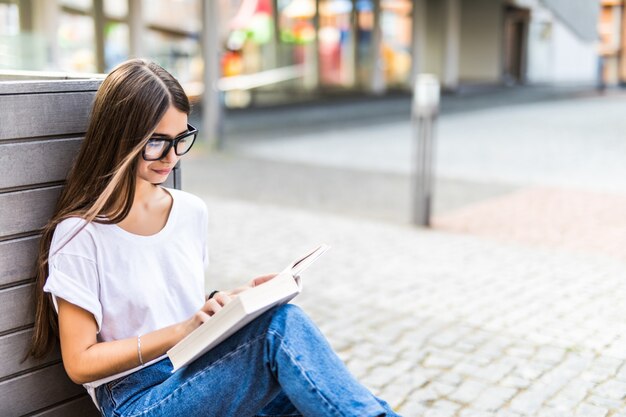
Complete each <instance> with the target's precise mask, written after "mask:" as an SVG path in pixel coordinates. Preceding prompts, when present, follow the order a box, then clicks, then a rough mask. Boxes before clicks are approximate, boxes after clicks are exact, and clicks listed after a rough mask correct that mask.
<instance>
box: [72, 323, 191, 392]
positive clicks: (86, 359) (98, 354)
mask: <svg viewBox="0 0 626 417" xmlns="http://www.w3.org/2000/svg"><path fill="white" fill-rule="evenodd" d="M191 327H192V326H191V323H190V322H182V323H178V324H175V325H172V326H168V327H164V328H162V329H159V330H156V331H154V332H150V333H146V334H144V335H141V359H142V361H143V363H144V364H145V363H147V362H149V361H151V360H153V359H156V358H158V357H159V356H161V355H163V354H164V353H165V352H167V350H168V349H170V348H171V347H172V346H174V345H175V344H176V343H178V342H179V341H180V340H182V339H183V338H184V337H185V336H186V335H187V334H188V333H189V332H190V331H191ZM74 356H75V357H73V358H65V357H64V358H63V359H64V363H65V366H66V369H67V372H68V374H69V375H70V377H71V378H72V380H73V381H74V382H76V383H79V384H83V383H86V382H91V381H95V380H98V379H101V378H105V377H108V376H111V375H115V374H117V373H120V372H124V371H127V370H129V369H132V368H135V367H137V366H139V365H141V363H140V358H139V352H138V343H137V337H131V338H128V339H121V340H115V341H112V342H100V343H95V344H93V345H91V346H89V347H88V348H87V349H85V350H84V351H82V352H80V353H76V354H75V355H74ZM66 359H68V360H66Z"/></svg>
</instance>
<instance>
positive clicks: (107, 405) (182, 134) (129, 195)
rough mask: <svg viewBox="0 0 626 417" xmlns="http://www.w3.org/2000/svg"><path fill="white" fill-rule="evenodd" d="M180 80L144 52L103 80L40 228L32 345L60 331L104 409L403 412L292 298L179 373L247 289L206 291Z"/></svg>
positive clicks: (74, 368)
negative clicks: (172, 353)
mask: <svg viewBox="0 0 626 417" xmlns="http://www.w3.org/2000/svg"><path fill="white" fill-rule="evenodd" d="M189 111H190V106H189V102H188V100H187V97H186V95H185V94H184V91H183V90H182V88H181V87H180V85H179V83H178V82H177V81H176V80H175V79H174V78H173V77H172V76H171V75H170V74H169V73H168V72H167V71H165V70H164V69H163V68H161V67H159V66H158V65H156V64H154V63H151V62H147V61H144V60H139V59H136V60H130V61H127V62H125V63H122V64H120V65H119V66H117V67H116V68H115V69H113V71H112V72H111V73H110V74H109V75H108V77H107V78H106V79H105V80H104V82H103V83H102V85H101V87H100V89H99V90H98V93H97V95H96V98H95V102H94V106H93V109H92V114H91V118H90V122H89V126H88V129H87V133H86V136H85V140H84V141H83V144H82V147H81V150H80V152H79V155H78V157H77V159H76V161H75V163H74V166H73V168H72V170H71V171H70V173H69V175H68V178H67V184H66V186H65V188H64V190H63V193H62V195H61V197H60V199H59V202H58V205H57V208H56V213H55V214H54V216H53V217H52V219H51V220H50V223H49V224H48V225H47V227H46V228H45V229H44V232H43V237H42V240H41V247H40V257H39V263H38V270H37V285H36V287H37V290H36V291H37V293H36V303H37V306H36V318H35V331H34V335H33V341H32V347H31V350H30V354H31V355H32V356H34V357H41V356H43V355H45V354H46V353H47V352H49V350H50V349H51V348H52V346H53V345H54V343H55V342H56V339H57V337H58V338H59V339H60V343H61V352H62V358H63V364H64V366H65V369H66V371H67V374H68V375H69V377H70V378H71V379H72V380H73V381H74V382H76V383H79V384H84V385H85V387H86V388H87V390H88V391H89V392H90V394H91V396H92V398H93V399H94V401H95V402H96V404H97V405H98V406H99V408H100V410H101V412H102V414H103V415H105V416H131V415H132V416H136V415H142V416H190V415H203V416H204V415H207V416H252V415H272V416H278V415H284V416H295V415H307V416H337V415H341V416H383V415H389V416H394V415H396V414H394V412H393V411H392V410H391V409H390V408H389V406H388V405H387V404H386V403H385V402H384V401H382V400H379V399H377V398H376V397H374V396H373V395H372V394H371V393H370V392H369V391H367V389H365V388H364V387H363V386H361V385H360V384H359V383H358V382H356V381H355V380H354V379H353V377H352V376H351V375H350V374H349V372H348V371H347V370H346V368H345V366H344V365H343V364H342V362H341V361H340V360H339V359H338V358H337V356H336V355H335V354H334V352H333V351H332V349H331V348H330V346H329V345H328V343H327V341H326V340H325V339H324V337H323V336H322V335H321V334H320V332H319V331H318V330H317V329H316V328H315V326H314V325H313V324H312V323H311V321H310V319H309V318H308V317H307V316H306V315H305V314H304V313H303V312H302V311H301V310H300V309H299V308H297V307H295V306H293V305H286V306H282V307H278V308H275V309H273V310H271V311H269V312H268V313H266V314H264V315H263V316H261V317H260V318H258V319H257V320H255V321H254V322H252V323H251V324H249V325H248V326H246V327H244V328H243V329H242V330H240V331H239V332H238V333H236V334H235V335H234V336H232V337H230V338H229V339H227V340H226V341H225V342H223V343H221V344H220V345H218V346H217V347H216V348H214V349H212V350H211V351H209V352H208V353H206V354H205V355H203V356H202V357H200V358H199V359H197V360H196V361H194V362H192V363H191V364H190V365H188V366H187V367H185V368H183V369H181V370H179V371H177V372H175V373H172V365H171V362H170V361H169V359H167V356H166V355H165V352H166V351H167V350H168V349H169V348H171V347H172V346H173V345H175V344H176V343H177V342H178V341H180V340H181V339H182V338H184V337H185V336H186V335H187V334H189V333H190V332H191V331H193V330H194V329H195V328H197V327H198V326H199V325H200V324H202V323H203V322H204V321H206V320H210V316H211V315H213V314H214V313H215V312H216V311H218V310H220V309H221V308H222V307H223V306H224V305H226V304H227V303H228V302H229V301H230V300H231V299H232V298H233V297H235V296H236V295H237V294H238V293H239V292H241V291H245V290H246V289H247V288H250V287H253V286H255V285H259V284H261V283H263V282H265V281H267V280H269V279H272V278H273V276H274V275H266V276H261V277H258V278H255V279H253V280H252V281H250V283H248V284H247V285H245V286H243V287H240V288H237V289H235V290H232V291H221V292H214V293H212V294H211V295H212V296H209V297H206V296H205V295H204V273H203V271H204V268H205V267H206V265H207V252H206V229H207V210H206V206H205V205H204V203H203V202H202V201H201V200H200V199H199V198H197V197H195V196H192V195H190V194H188V193H185V192H183V191H179V190H173V189H166V188H163V187H161V186H160V185H159V184H161V183H163V182H164V181H165V180H166V179H167V177H168V175H169V174H170V173H171V170H172V168H173V167H174V166H175V165H176V163H177V162H178V160H179V159H180V157H181V156H182V155H184V154H185V153H186V152H188V151H189V149H190V148H191V146H192V145H193V142H194V140H195V137H196V134H197V131H196V130H195V128H194V127H193V126H191V125H189V124H188V122H187V117H188V115H189Z"/></svg>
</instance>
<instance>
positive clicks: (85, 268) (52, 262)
mask: <svg viewBox="0 0 626 417" xmlns="http://www.w3.org/2000/svg"><path fill="white" fill-rule="evenodd" d="M166 190H167V191H168V192H169V193H170V194H171V195H172V197H173V204H172V208H171V210H170V214H169V217H168V219H167V223H166V224H165V226H164V227H163V229H161V230H160V231H159V232H158V233H156V234H154V235H151V236H141V235H136V234H133V233H130V232H127V231H125V230H124V229H122V228H120V227H119V226H117V225H115V224H101V223H95V222H92V223H89V224H87V225H86V226H85V227H84V228H83V229H82V230H80V228H81V227H82V226H84V225H85V220H83V219H81V218H77V217H73V218H69V219H66V220H64V221H62V222H61V223H59V224H58V226H57V227H56V229H55V231H54V235H53V237H52V243H51V245H50V255H51V256H50V257H49V259H48V268H49V275H48V279H47V281H46V284H45V286H44V291H46V292H49V293H51V294H52V296H53V300H54V304H55V308H57V311H58V307H57V300H56V297H61V298H63V299H64V300H66V301H68V302H70V303H72V304H75V305H77V306H79V307H81V308H83V309H85V310H87V311H89V312H90V313H91V314H93V316H94V318H95V320H96V323H97V325H98V334H97V340H98V341H99V342H108V341H112V340H119V339H125V338H130V337H136V336H137V335H142V334H146V333H149V332H151V331H154V330H157V329H160V328H163V327H166V326H169V325H172V324H175V323H178V322H181V321H183V320H186V319H188V318H189V317H191V316H192V315H193V314H194V313H195V312H196V311H197V310H198V309H200V307H202V305H203V304H204V269H205V268H206V267H207V266H208V251H207V228H208V214H207V208H206V205H205V204H204V202H203V201H202V200H201V199H200V198H198V197H196V196H194V195H192V194H189V193H186V192H184V191H180V190H175V189H169V188H168V189H166ZM78 230H80V232H78V234H76V236H74V237H73V238H72V239H71V240H69V242H68V243H67V244H65V242H66V241H67V240H68V239H69V238H70V237H71V236H72V235H73V234H75V233H76V232H77V231H78ZM64 244H65V245H64ZM63 245H64V246H63ZM59 248H60V249H59ZM159 359H162V357H161V358H157V360H159ZM155 361H156V360H154V361H151V362H149V363H153V362H155ZM149 363H147V364H145V365H144V366H146V365H148V364H149ZM140 368H141V367H138V368H135V369H131V370H129V371H126V372H124V373H120V374H117V375H113V376H111V377H109V378H106V379H102V380H98V381H94V382H91V383H89V384H85V388H87V391H89V393H90V395H91V396H92V398H93V399H94V402H95V395H94V389H95V387H97V386H98V385H101V384H103V383H105V382H107V381H110V380H113V379H116V378H119V377H120V376H123V375H127V374H129V373H132V372H134V371H136V370H138V369H140Z"/></svg>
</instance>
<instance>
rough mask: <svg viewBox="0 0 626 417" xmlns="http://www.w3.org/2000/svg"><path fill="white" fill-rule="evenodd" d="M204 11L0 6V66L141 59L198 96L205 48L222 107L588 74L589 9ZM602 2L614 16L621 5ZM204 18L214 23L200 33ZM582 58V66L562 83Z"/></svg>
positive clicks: (398, 2)
mask: <svg viewBox="0 0 626 417" xmlns="http://www.w3.org/2000/svg"><path fill="white" fill-rule="evenodd" d="M205 1H206V2H208V1H209V0H205ZM211 1H213V0H211ZM214 1H216V2H217V3H206V2H205V3H203V2H202V0H0V69H26V70H61V71H72V72H106V71H108V70H110V69H111V68H112V67H113V66H114V65H116V64H117V63H118V62H120V61H122V60H124V59H127V58H129V57H132V56H147V57H150V58H152V59H155V60H156V61H158V62H159V63H160V64H161V65H163V66H164V67H166V68H167V69H168V70H170V71H172V72H173V73H174V74H175V75H176V76H177V77H178V78H179V79H180V80H181V81H182V83H183V85H184V86H185V88H186V89H187V91H188V92H189V94H190V95H191V96H193V97H196V98H199V97H200V96H201V94H202V92H203V91H204V87H203V86H204V84H205V83H206V79H207V78H206V76H205V75H204V69H205V66H204V61H203V42H207V39H209V40H213V39H214V40H215V43H216V45H217V49H218V53H217V54H216V55H217V56H216V57H215V59H216V60H217V62H219V71H218V73H219V74H218V75H217V77H216V78H217V79H216V81H215V85H217V86H218V88H219V89H220V90H221V93H220V94H222V95H223V99H222V102H223V103H224V104H225V106H226V107H246V106H250V105H265V104H273V103H288V102H292V101H301V100H310V99H315V98H318V97H320V96H325V95H341V94H377V95H378V94H385V93H388V92H394V91H405V92H409V91H410V90H411V85H412V80H413V78H414V74H415V73H417V72H431V73H434V74H436V75H437V76H438V77H439V78H440V79H441V81H442V84H443V87H444V88H445V89H446V90H458V89H459V88H461V87H463V86H465V85H475V84H517V83H526V82H545V81H549V82H557V81H558V80H560V79H561V78H567V77H569V78H571V79H573V80H576V79H580V80H582V79H585V80H587V79H589V78H590V77H591V78H593V77H595V76H596V74H597V69H595V68H597V65H596V61H595V60H596V58H597V56H596V55H594V54H596V52H595V43H594V42H595V41H593V40H589V39H588V38H589V36H588V35H587V34H585V33H587V32H588V26H589V22H590V21H591V23H592V24H593V25H595V22H597V19H596V21H595V22H594V21H592V19H595V16H594V13H597V10H595V9H594V6H593V2H594V0H589V1H587V0H570V1H566V2H563V1H559V0H214ZM605 3H607V4H608V3H611V4H613V3H620V6H619V10H620V13H621V10H622V9H621V3H622V1H612V2H609V1H605ZM207 4H211V7H210V8H209V6H207ZM573 4H576V5H577V6H576V7H571V5H573ZM590 4H591V6H590ZM208 9H210V10H215V13H216V14H217V15H216V16H215V19H214V20H212V21H215V22H217V23H216V24H215V25H206V24H204V25H203V22H206V21H207V20H206V13H205V12H206V10H208ZM563 10H565V12H563ZM572 10H573V11H572ZM615 10H617V6H616V7H615ZM590 11H591V12H590ZM616 13H617V12H616ZM603 16H604V14H603ZM620 16H621V14H620ZM203 19H204V20H203ZM608 20H610V21H614V20H615V18H613V17H612V18H610V19H608ZM207 26H209V27H207ZM585 30H587V32H585ZM207 31H211V32H214V33H212V34H210V36H207V34H206V32H207ZM561 32H567V35H566V36H565V38H566V41H567V42H569V43H567V42H566V43H563V42H561V41H559V36H561V35H559V36H556V35H558V34H560V33H561ZM555 34H556V35H555ZM568 36H569V37H568ZM561 37H562V36H561ZM559 42H560V43H559ZM564 48H565V49H568V50H570V52H569V54H570V55H568V56H565V55H563V52H562V51H563V49H564ZM581 51H583V52H581ZM590 51H591V52H590ZM204 53H207V52H206V50H205V52H204ZM550 54H551V55H550ZM559 54H561V55H559ZM544 55H545V56H544ZM583 55H584V56H585V57H587V58H585V59H586V61H585V62H587V61H588V62H587V64H585V65H583V67H582V69H580V70H579V71H578V72H576V73H566V70H569V68H570V67H571V66H570V65H569V61H568V59H570V58H569V57H570V56H577V57H578V60H579V63H580V62H581V59H580V57H581V56H583ZM558 56H563V58H562V59H561V60H559V59H560V58H558ZM555 57H557V58H558V59H555ZM590 65H591V66H592V67H593V68H592V70H591V72H590V71H589V68H588V67H589V66H590ZM579 67H580V65H579ZM559 68H563V70H562V71H561V70H559ZM607 68H608V67H607ZM620 68H621V67H620ZM559 71H561V72H559ZM606 71H612V70H608V69H607V70H606ZM622 71H623V70H622Z"/></svg>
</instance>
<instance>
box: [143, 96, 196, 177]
mask: <svg viewBox="0 0 626 417" xmlns="http://www.w3.org/2000/svg"><path fill="white" fill-rule="evenodd" d="M186 131H187V114H186V113H184V112H181V111H180V110H178V109H177V108H176V107H174V106H170V108H169V109H168V110H167V111H166V112H165V115H163V118H162V119H161V121H160V122H159V124H158V125H157V128H156V130H155V131H154V134H155V135H156V134H159V135H164V136H168V137H169V138H170V139H172V138H175V137H176V136H178V135H180V134H181V133H185V132H186ZM179 159H180V156H178V155H176V153H175V152H174V147H172V148H171V149H170V150H169V152H168V153H167V155H165V156H164V157H163V158H161V159H159V160H158V161H146V160H144V159H143V157H142V156H141V155H140V156H139V163H138V164H137V179H138V180H144V181H147V182H149V183H151V184H161V183H163V182H165V180H166V179H167V176H168V175H169V174H170V172H171V171H172V169H173V168H174V165H176V163H177V162H178V160H179Z"/></svg>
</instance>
